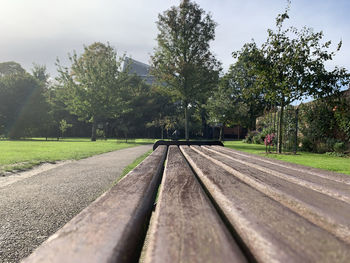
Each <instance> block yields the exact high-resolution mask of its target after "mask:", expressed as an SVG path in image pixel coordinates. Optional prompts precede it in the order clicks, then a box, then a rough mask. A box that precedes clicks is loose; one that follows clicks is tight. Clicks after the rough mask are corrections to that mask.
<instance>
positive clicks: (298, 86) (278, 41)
mask: <svg viewBox="0 0 350 263" xmlns="http://www.w3.org/2000/svg"><path fill="white" fill-rule="evenodd" d="M288 3H289V4H288V7H287V9H286V11H285V12H284V13H282V14H279V15H278V16H277V18H276V27H277V30H276V31H273V30H271V29H269V30H268V38H267V40H266V42H265V43H264V44H263V46H262V52H263V54H264V59H263V60H259V61H257V64H259V65H258V66H257V67H256V68H257V69H259V73H258V74H257V78H258V81H259V83H260V87H261V89H262V91H263V92H264V94H265V96H266V99H270V100H271V101H275V102H276V103H277V104H278V105H279V106H280V120H279V131H280V132H279V134H278V152H279V153H281V152H282V139H283V132H282V131H283V128H282V125H283V117H284V108H285V107H286V106H287V105H289V104H290V103H292V102H294V101H295V100H301V99H302V98H304V97H308V96H313V97H322V96H326V95H331V94H333V93H335V92H337V91H339V90H340V88H341V87H343V86H344V85H345V84H347V83H348V81H349V74H348V73H347V72H346V70H345V69H344V68H338V67H335V68H334V69H333V70H331V71H328V70H327V69H326V67H325V62H326V61H328V60H332V58H333V57H334V55H335V52H330V51H329V47H330V45H331V41H327V42H324V43H322V42H321V41H322V38H323V33H322V32H317V33H315V32H314V31H313V30H312V29H311V28H306V27H304V28H302V29H301V30H298V29H297V28H295V27H289V28H287V29H284V28H283V23H284V22H285V20H286V19H288V18H289V16H288V11H289V7H290V1H288ZM340 47H341V42H340V43H339V44H338V49H337V50H339V49H340Z"/></svg>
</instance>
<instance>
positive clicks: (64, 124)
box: [59, 120, 73, 138]
mask: <svg viewBox="0 0 350 263" xmlns="http://www.w3.org/2000/svg"><path fill="white" fill-rule="evenodd" d="M72 126H73V125H72V124H70V123H67V121H66V120H61V121H60V126H59V127H60V131H61V136H62V138H63V136H64V133H65V132H66V131H67V130H68V129H69V128H71V127H72Z"/></svg>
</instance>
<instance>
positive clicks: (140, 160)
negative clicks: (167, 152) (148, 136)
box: [113, 150, 153, 185]
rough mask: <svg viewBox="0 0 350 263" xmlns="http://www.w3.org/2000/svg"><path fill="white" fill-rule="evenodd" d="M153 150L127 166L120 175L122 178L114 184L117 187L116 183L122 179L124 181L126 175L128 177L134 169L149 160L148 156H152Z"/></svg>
mask: <svg viewBox="0 0 350 263" xmlns="http://www.w3.org/2000/svg"><path fill="white" fill-rule="evenodd" d="M151 152H153V150H149V151H148V152H146V153H144V154H143V155H141V156H139V157H137V158H136V159H135V160H134V161H133V162H132V163H131V164H129V165H128V166H126V167H125V168H124V170H123V172H122V174H121V175H120V177H119V178H118V179H117V180H116V181H115V182H114V183H113V185H115V184H116V183H118V182H119V180H120V179H122V178H123V177H124V176H125V175H127V174H128V173H129V172H130V171H131V170H132V169H134V168H135V167H136V166H138V165H139V164H140V163H141V162H142V161H143V160H144V159H146V158H147V156H148V155H150V154H151Z"/></svg>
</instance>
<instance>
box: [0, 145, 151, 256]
mask: <svg viewBox="0 0 350 263" xmlns="http://www.w3.org/2000/svg"><path fill="white" fill-rule="evenodd" d="M151 147H152V146H151V145H142V146H137V147H133V148H127V149H122V150H118V151H114V152H110V153H105V154H100V155H97V156H93V157H90V158H86V159H83V160H79V161H73V162H68V163H65V164H60V165H58V166H57V167H54V168H51V169H50V170H46V171H42V172H39V173H37V174H33V175H31V176H24V177H23V179H21V178H19V179H18V180H17V179H16V180H15V181H13V182H10V183H4V184H0V262H18V261H19V260H21V259H22V258H24V257H26V256H27V255H29V254H30V253H31V252H32V251H33V250H34V249H35V248H36V247H38V246H39V245H40V244H41V243H42V242H43V241H45V240H46V239H47V238H48V237H49V236H50V235H52V234H53V233H55V232H56V231H57V230H58V229H59V228H61V227H62V226H63V225H64V224H65V223H67V222H68V221H69V220H70V219H72V218H73V217H74V216H75V215H77V214H78V213H79V212H80V211H81V210H83V209H84V208H85V207H86V206H88V205H89V204H90V203H91V202H92V201H94V200H95V199H96V198H97V197H99V196H100V195H101V194H102V193H103V192H105V191H106V190H108V189H109V188H110V187H111V185H112V183H113V182H114V181H115V180H116V179H118V178H119V176H120V175H121V173H122V171H123V169H124V168H125V167H126V166H127V165H128V164H130V163H131V162H132V161H133V160H135V159H136V158H137V157H138V156H140V155H142V154H144V153H145V152H147V151H148V150H150V149H151Z"/></svg>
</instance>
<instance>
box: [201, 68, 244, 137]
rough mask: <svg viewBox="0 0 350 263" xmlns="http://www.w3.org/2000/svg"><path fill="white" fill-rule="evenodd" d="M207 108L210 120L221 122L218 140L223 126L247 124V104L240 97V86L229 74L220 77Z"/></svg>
mask: <svg viewBox="0 0 350 263" xmlns="http://www.w3.org/2000/svg"><path fill="white" fill-rule="evenodd" d="M207 109H208V111H209V117H210V121H211V122H213V123H220V124H221V130H220V140H221V139H222V135H223V128H224V127H225V126H230V125H237V124H238V125H242V126H246V125H248V124H249V121H248V122H247V115H248V108H247V105H246V104H245V103H244V101H243V99H242V92H241V89H240V86H239V85H238V83H237V81H236V80H235V79H234V78H232V75H231V74H226V75H225V76H223V77H222V78H221V80H220V83H219V85H218V89H216V90H215V91H214V93H213V96H212V97H210V99H209V100H208V104H207Z"/></svg>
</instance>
